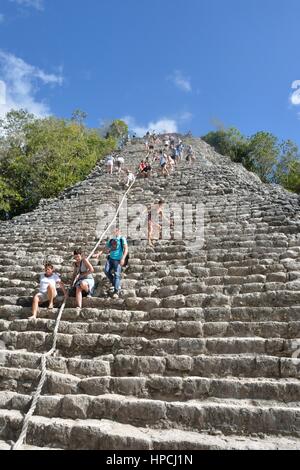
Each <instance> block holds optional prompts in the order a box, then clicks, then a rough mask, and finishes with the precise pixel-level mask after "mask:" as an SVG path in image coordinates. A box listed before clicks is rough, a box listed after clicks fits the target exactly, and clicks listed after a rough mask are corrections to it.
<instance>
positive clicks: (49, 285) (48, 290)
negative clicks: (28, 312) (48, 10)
mask: <svg viewBox="0 0 300 470" xmlns="http://www.w3.org/2000/svg"><path fill="white" fill-rule="evenodd" d="M56 286H58V287H59V288H61V289H62V291H63V293H64V295H65V297H66V296H67V291H66V289H65V286H64V284H63V282H62V281H61V279H60V276H59V274H57V273H56V272H55V271H54V268H53V265H52V264H51V263H46V264H45V272H44V273H42V274H40V288H39V292H38V293H37V294H36V295H35V296H34V298H33V302H32V316H31V317H30V318H29V320H36V319H37V313H38V308H39V303H40V302H41V303H43V302H47V301H49V307H48V309H50V310H52V309H53V302H54V299H55V298H56V297H57V290H56Z"/></svg>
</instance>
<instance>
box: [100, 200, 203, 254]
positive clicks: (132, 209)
mask: <svg viewBox="0 0 300 470" xmlns="http://www.w3.org/2000/svg"><path fill="white" fill-rule="evenodd" d="M120 203H121V198H120ZM116 210H117V208H116V207H115V206H114V205H112V204H102V205H100V206H99V208H98V210H97V220H98V224H97V228H96V236H97V237H98V238H99V237H100V236H101V235H102V233H103V232H104V231H105V230H106V229H107V227H108V226H109V224H110V222H111V220H112V219H113V218H114V217H115V216H116ZM116 226H118V227H119V228H120V230H121V232H122V235H124V236H126V237H128V238H130V239H131V240H147V239H148V238H149V230H151V238H153V239H156V240H159V239H160V240H189V248H190V249H191V250H196V249H201V248H203V245H204V205H203V204H198V203H195V204H179V203H170V204H168V203H161V204H159V203H157V204H151V205H143V204H133V205H128V200H127V199H125V201H124V202H123V204H122V206H121V207H120V210H119V211H118V214H117V218H116V223H115V224H114V227H112V229H111V230H113V228H115V227H116Z"/></svg>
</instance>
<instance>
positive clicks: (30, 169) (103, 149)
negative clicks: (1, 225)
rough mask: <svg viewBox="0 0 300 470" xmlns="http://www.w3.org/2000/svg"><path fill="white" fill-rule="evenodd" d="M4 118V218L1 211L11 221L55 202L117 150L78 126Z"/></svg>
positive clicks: (0, 142) (0, 167)
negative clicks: (43, 200)
mask: <svg viewBox="0 0 300 470" xmlns="http://www.w3.org/2000/svg"><path fill="white" fill-rule="evenodd" d="M12 117H13V119H11V118H12ZM8 118H9V120H7V119H5V120H4V122H3V125H4V126H5V129H6V130H7V131H8V132H6V133H2V134H1V135H2V137H1V139H0V150H1V159H0V174H1V176H2V186H1V187H2V189H1V191H0V210H1V208H2V212H1V214H0V215H1V216H2V218H3V217H4V212H3V211H5V216H6V214H8V215H9V216H13V215H17V214H19V213H22V212H24V211H28V210H32V209H33V208H34V207H35V206H36V205H37V204H38V202H39V200H40V199H41V198H52V197H55V196H57V195H58V194H59V192H61V191H62V190H64V189H65V188H67V187H69V186H72V185H74V184H75V183H77V182H78V181H81V180H83V179H85V178H86V176H87V175H88V174H89V173H90V171H91V169H92V168H93V167H94V166H95V164H96V163H97V161H98V160H99V159H100V158H102V157H103V156H104V155H105V154H107V153H109V152H111V151H112V150H113V149H114V148H115V145H116V142H115V140H114V139H112V138H109V139H104V138H102V137H100V135H99V133H98V132H97V130H95V129H88V128H86V127H85V126H84V124H83V123H82V122H78V121H76V120H72V119H71V120H65V119H57V118H54V117H49V118H45V119H31V117H29V116H25V115H24V114H23V113H20V114H15V115H13V116H8ZM0 131H1V129H0ZM16 135H18V136H19V137H18V138H16ZM8 188H10V192H8Z"/></svg>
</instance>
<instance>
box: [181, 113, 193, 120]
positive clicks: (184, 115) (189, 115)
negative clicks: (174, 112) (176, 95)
mask: <svg viewBox="0 0 300 470" xmlns="http://www.w3.org/2000/svg"><path fill="white" fill-rule="evenodd" d="M192 118H193V114H192V113H190V112H189V111H185V112H184V113H181V114H180V116H179V119H180V121H190V120H191V119H192Z"/></svg>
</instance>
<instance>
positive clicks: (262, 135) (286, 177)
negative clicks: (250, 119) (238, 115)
mask: <svg viewBox="0 0 300 470" xmlns="http://www.w3.org/2000/svg"><path fill="white" fill-rule="evenodd" d="M202 139H203V140H204V141H205V142H207V143H208V144H210V145H212V146H213V147H214V148H215V149H216V151H217V152H218V153H220V154H221V155H227V156H229V157H230V158H231V159H232V160H233V161H235V162H238V163H242V164H243V165H244V166H245V167H246V168H247V170H249V171H252V172H254V173H256V174H257V175H258V176H259V177H260V178H261V180H262V181H263V182H266V183H278V184H282V185H283V186H284V187H285V188H286V189H289V190H290V191H295V192H298V193H299V192H300V188H299V186H300V181H299V180H300V171H299V165H300V157H299V150H298V147H297V146H296V145H295V144H294V143H293V142H292V141H289V140H288V141H286V142H283V143H282V144H279V141H278V139H277V137H275V136H274V135H273V134H271V133H269V132H257V133H256V134H254V135H253V136H251V137H245V136H243V135H242V134H241V132H240V131H239V130H238V129H235V128H229V129H224V128H221V129H218V130H216V131H214V132H209V133H208V134H206V135H205V136H204V137H202Z"/></svg>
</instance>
